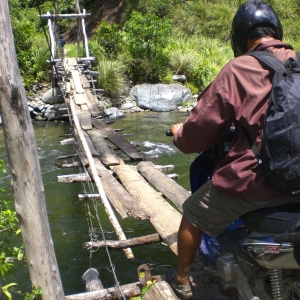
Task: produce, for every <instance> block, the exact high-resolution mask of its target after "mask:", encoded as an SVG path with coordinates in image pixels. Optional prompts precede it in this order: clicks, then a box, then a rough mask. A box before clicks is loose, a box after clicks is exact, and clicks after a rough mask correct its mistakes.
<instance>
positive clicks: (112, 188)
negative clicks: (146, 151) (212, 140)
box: [56, 58, 190, 300]
mask: <svg viewBox="0 0 300 300" xmlns="http://www.w3.org/2000/svg"><path fill="white" fill-rule="evenodd" d="M56 64H57V68H59V70H60V73H59V76H60V80H59V82H60V87H61V89H62V90H63V92H64V97H65V102H66V103H67V105H68V107H69V114H70V123H71V124H72V133H73V136H72V138H71V139H68V140H66V141H62V143H69V142H72V143H75V145H76V149H77V155H78V157H79V158H80V162H81V165H82V166H84V169H85V170H86V171H87V172H86V173H80V174H74V175H68V176H59V177H58V181H59V182H68V183H70V182H80V181H93V182H94V183H95V185H96V186H97V189H98V191H97V194H85V195H79V198H80V199H81V200H85V201H89V200H90V199H91V198H97V199H100V200H101V201H102V203H103V206H104V208H105V211H106V213H107V214H108V216H109V219H110V221H111V223H112V225H113V227H114V230H115V232H116V234H117V236H118V238H119V241H106V242H86V243H84V247H85V248H87V249H90V248H93V247H100V246H102V247H104V246H106V247H114V248H120V249H123V250H124V252H125V255H126V257H127V259H132V258H134V254H133V252H132V250H131V248H130V247H131V246H137V245H139V244H140V245H142V244H146V243H153V242H161V241H164V242H165V243H166V244H167V245H168V246H169V247H170V249H171V250H172V251H173V252H174V253H175V254H177V230H178V228H179V224H180V220H181V213H180V212H181V210H182V208H181V207H182V203H183V202H184V201H185V199H186V198H187V197H188V196H189V194H190V193H189V192H188V191H187V190H185V189H184V188H182V187H181V186H179V185H178V184H177V183H176V182H175V181H174V180H173V179H171V178H169V177H168V176H167V175H165V174H164V173H163V171H162V169H163V167H162V166H156V165H154V164H153V163H152V162H150V161H147V157H144V155H143V154H142V153H141V152H140V151H139V149H138V148H136V147H135V146H133V145H131V144H130V143H129V142H128V141H126V140H125V139H124V138H123V137H122V136H121V135H120V134H119V133H118V132H116V131H115V130H113V129H112V128H111V127H110V126H109V125H107V124H106V123H105V121H104V120H103V119H100V117H101V116H103V111H102V110H101V109H100V108H99V106H98V100H97V98H96V96H95V94H94V93H93V91H92V89H93V87H92V85H91V84H89V82H92V75H90V72H89V71H88V70H87V65H89V62H88V61H86V60H85V61H84V63H82V64H81V63H80V62H79V61H77V60H76V59H75V58H65V59H64V60H63V61H62V62H57V63H56ZM111 145H114V147H115V149H118V151H120V150H121V151H122V152H123V153H125V154H126V156H127V157H128V159H127V160H124V159H122V158H121V157H120V156H119V155H118V154H117V152H116V151H114V150H113V149H112V147H111ZM134 162H135V165H134V164H133V163H134ZM77 165H78V164H76V166H77ZM63 166H64V165H63V164H61V165H60V167H63ZM149 182H150V183H151V185H152V186H150V185H149ZM153 187H154V188H153ZM166 198H168V199H169V200H170V201H171V202H172V203H173V204H170V203H169V202H168V201H166ZM112 207H113V208H114V209H115V211H116V212H117V213H118V214H119V215H120V217H121V218H122V219H124V218H127V217H128V216H132V217H134V218H138V219H142V220H145V222H150V223H151V224H152V225H153V227H154V228H155V230H156V231H157V234H153V235H149V236H144V237H137V238H133V239H130V240H128V239H127V238H126V236H125V234H124V233H123V230H122V228H121V227H120V225H119V223H118V221H117V218H116V216H115V215H114V212H113V210H112ZM174 207H176V208H174ZM160 279H162V278H160ZM137 287H141V286H140V284H139V283H133V284H132V285H129V286H128V285H127V286H124V287H121V289H122V290H124V292H126V293H128V294H127V296H133V295H136V294H140V288H137ZM97 288H99V286H97ZM161 288H162V289H163V290H168V289H167V288H166V286H165V285H163V283H162V282H161V283H160V289H161ZM112 289H116V288H112ZM88 290H89V291H88V292H86V293H82V294H78V295H70V296H66V299H70V300H71V299H108V298H105V297H104V298H103V296H101V295H103V294H107V293H108V290H106V289H104V290H103V289H102V290H98V291H93V288H89V289H88ZM111 293H112V291H110V292H109V294H111ZM114 293H115V294H117V295H119V291H115V292H114ZM167 293H168V295H169V294H170V293H171V294H172V291H169V290H168V292H167ZM125 296H126V295H125ZM172 297H175V295H173V296H172ZM172 297H170V295H169V296H168V299H172ZM174 299H176V298H174Z"/></svg>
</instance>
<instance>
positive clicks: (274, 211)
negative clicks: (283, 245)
mask: <svg viewBox="0 0 300 300" xmlns="http://www.w3.org/2000/svg"><path fill="white" fill-rule="evenodd" d="M240 219H241V220H242V221H243V222H244V225H245V227H246V228H247V229H248V230H250V231H257V232H261V233H266V234H275V235H277V234H281V233H293V232H295V229H296V227H298V226H299V225H300V222H299V221H300V203H293V204H287V205H282V206H275V207H269V208H262V209H259V210H255V211H251V212H248V213H247V214H245V215H243V216H241V217H240ZM298 223H299V224H298Z"/></svg>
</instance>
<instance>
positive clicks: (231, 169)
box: [174, 40, 296, 200]
mask: <svg viewBox="0 0 300 300" xmlns="http://www.w3.org/2000/svg"><path fill="white" fill-rule="evenodd" d="M255 50H260V51H268V52H270V53H272V54H274V55H275V56H276V57H278V58H279V59H281V60H282V61H285V60H286V59H288V58H289V57H293V58H295V57H296V54H295V52H294V51H293V50H292V49H291V46H289V45H288V44H285V43H282V42H281V41H279V40H270V41H266V42H263V43H260V44H258V45H257V46H255V47H254V48H252V49H250V51H255ZM271 80H272V75H271V74H270V72H269V71H268V70H266V69H263V68H262V66H261V65H260V63H259V62H258V61H257V60H256V59H255V58H254V57H251V56H248V55H243V56H240V57H237V58H235V59H233V60H231V61H229V62H228V63H227V64H226V65H225V67H224V68H223V69H222V70H221V71H220V73H219V74H218V75H217V77H216V78H215V79H214V80H213V81H212V83H211V84H210V85H209V86H208V87H207V88H206V89H205V90H204V91H203V92H202V93H201V94H200V95H199V97H198V103H197V105H196V106H195V107H194V108H193V109H192V111H191V113H190V115H189V117H188V118H187V119H186V121H185V122H184V124H183V127H182V128H180V129H179V130H178V132H177V134H176V135H175V136H174V144H175V146H176V147H177V148H178V149H179V150H181V151H182V152H184V153H193V152H200V151H204V150H206V149H209V148H210V147H212V146H214V145H216V144H217V143H218V141H219V140H220V139H221V138H222V137H224V135H225V134H226V133H227V131H228V130H229V127H230V125H231V124H232V123H233V122H236V121H238V122H239V123H241V124H242V125H243V126H244V127H245V128H246V129H247V131H248V132H249V133H250V135H251V137H252V140H253V141H255V144H256V146H257V148H258V149H259V150H260V149H261V144H262V140H261V135H262V133H263V129H264V124H265V119H266V114H267V109H268V104H269V93H270V90H271V86H272V84H271ZM237 131H238V132H237V138H236V139H234V142H232V143H231V149H230V152H229V153H228V155H227V156H226V157H225V158H224V159H223V160H222V161H221V162H220V163H219V164H218V165H217V167H216V168H215V170H214V173H213V177H212V183H213V185H214V186H215V187H216V189H217V190H218V191H219V192H220V193H221V194H223V195H226V196H228V197H231V198H234V199H240V200H266V199H275V198H282V197H284V195H283V194H281V193H279V192H278V191H276V190H275V189H274V188H272V187H271V186H270V185H269V184H268V183H267V182H266V181H265V179H264V177H263V175H262V174H261V173H260V172H259V173H253V172H252V170H251V169H252V168H253V167H255V166H256V165H257V159H256V158H255V156H254V154H253V152H252V150H251V148H250V146H249V142H248V141H247V139H246V137H245V135H244V132H243V130H242V128H241V127H238V129H237Z"/></svg>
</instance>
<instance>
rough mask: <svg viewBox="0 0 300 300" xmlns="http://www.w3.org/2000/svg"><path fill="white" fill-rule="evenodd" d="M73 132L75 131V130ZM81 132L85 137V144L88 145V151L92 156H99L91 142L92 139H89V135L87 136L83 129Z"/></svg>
mask: <svg viewBox="0 0 300 300" xmlns="http://www.w3.org/2000/svg"><path fill="white" fill-rule="evenodd" d="M75 132H76V131H75ZM82 133H83V135H84V138H85V140H86V142H87V144H88V147H89V149H90V151H91V154H92V156H93V157H99V153H98V151H97V150H96V149H95V147H94V144H93V142H92V140H91V139H90V136H89V135H88V134H87V133H86V132H85V131H83V132H82Z"/></svg>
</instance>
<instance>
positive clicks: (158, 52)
mask: <svg viewBox="0 0 300 300" xmlns="http://www.w3.org/2000/svg"><path fill="white" fill-rule="evenodd" d="M124 31H125V41H126V45H127V49H128V52H129V53H130V55H131V57H132V60H131V62H130V64H129V66H128V73H129V76H130V78H131V79H132V80H133V81H134V82H135V83H137V82H145V81H148V82H159V81H160V79H161V78H163V77H164V75H165V74H166V66H167V65H168V59H169V56H168V51H167V46H168V43H169V40H170V36H171V22H170V20H168V19H160V18H159V17H157V16H155V15H153V14H145V15H143V14H141V13H139V12H136V11H134V12H133V13H132V15H131V18H130V20H129V21H128V22H126V24H125V26H124Z"/></svg>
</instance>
